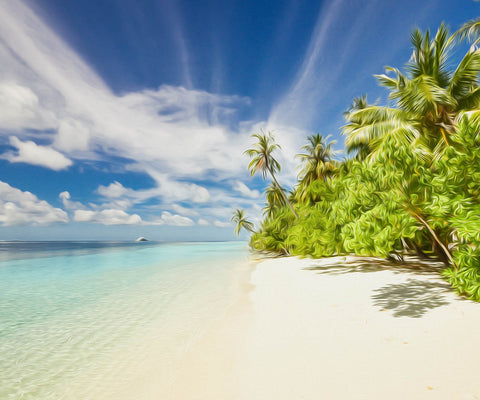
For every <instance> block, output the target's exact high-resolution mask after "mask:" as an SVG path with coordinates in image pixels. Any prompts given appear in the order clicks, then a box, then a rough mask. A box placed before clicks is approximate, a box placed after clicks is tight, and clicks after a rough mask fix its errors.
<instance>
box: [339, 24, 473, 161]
mask: <svg viewBox="0 0 480 400" xmlns="http://www.w3.org/2000/svg"><path fill="white" fill-rule="evenodd" d="M454 39H455V35H452V36H449V34H448V29H447V28H446V27H445V26H444V25H443V24H442V25H441V26H440V28H439V29H438V31H437V34H436V35H435V37H434V38H432V39H430V33H429V31H428V30H427V31H426V33H425V34H422V32H421V31H420V30H418V29H416V30H414V31H413V33H412V36H411V41H412V44H413V48H414V50H413V54H412V57H411V59H410V61H409V63H408V64H407V68H406V70H407V73H406V74H403V73H401V72H400V71H399V70H398V69H396V68H391V67H387V68H386V72H387V73H386V74H383V75H377V76H376V77H377V79H378V81H379V83H380V85H382V86H384V87H386V88H388V89H389V90H390V96H389V98H390V100H392V101H393V102H394V103H395V107H382V106H378V105H368V106H365V107H363V108H354V109H352V110H351V111H350V112H348V113H347V115H346V119H347V124H346V125H345V126H344V127H343V134H345V135H347V138H346V146H347V150H349V151H354V150H357V149H358V148H362V147H365V146H368V148H369V149H370V157H372V156H375V155H376V153H377V152H378V151H382V148H383V147H384V146H385V145H386V142H387V141H390V140H391V139H393V141H396V142H399V143H407V144H409V145H413V146H414V147H415V148H416V150H417V151H420V152H421V153H422V154H423V155H424V156H425V157H428V158H431V157H432V156H433V157H439V156H440V155H441V154H442V153H443V150H444V149H445V148H446V147H447V146H448V145H449V134H451V133H453V132H454V131H455V127H456V122H455V121H456V117H457V116H458V115H459V114H460V113H461V112H463V111H468V110H472V109H475V108H478V107H479V106H480V89H479V86H478V76H479V73H480V51H479V50H477V49H475V48H472V49H471V50H470V51H469V52H468V53H467V54H466V55H465V56H464V57H463V59H462V60H461V61H460V63H459V64H458V66H457V68H456V69H455V70H454V71H451V70H449V69H448V64H449V58H448V56H449V52H450V50H451V49H452V46H453V44H454V42H455V41H454ZM389 73H391V74H393V76H390V75H388V74H389Z"/></svg>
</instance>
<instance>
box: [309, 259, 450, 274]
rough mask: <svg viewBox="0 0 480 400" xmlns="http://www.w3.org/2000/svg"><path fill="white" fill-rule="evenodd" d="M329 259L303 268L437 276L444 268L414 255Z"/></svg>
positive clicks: (439, 263)
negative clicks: (395, 259) (400, 260)
mask: <svg viewBox="0 0 480 400" xmlns="http://www.w3.org/2000/svg"><path fill="white" fill-rule="evenodd" d="M328 260H329V259H323V260H322V262H321V263H318V264H315V260H312V265H311V266H310V267H306V268H304V269H305V270H309V271H316V272H317V273H319V274H330V275H342V274H350V273H352V272H363V273H371V272H380V271H392V272H393V273H396V274H405V273H408V274H413V275H431V276H438V274H439V273H440V271H442V269H444V268H445V265H444V264H443V263H442V262H440V261H438V260H433V259H423V258H420V257H415V256H407V257H405V259H404V261H403V262H394V261H390V260H385V259H382V258H376V257H359V256H346V257H332V258H331V260H332V262H331V263H330V262H328Z"/></svg>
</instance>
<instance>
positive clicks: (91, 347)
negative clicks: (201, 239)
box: [0, 242, 248, 400]
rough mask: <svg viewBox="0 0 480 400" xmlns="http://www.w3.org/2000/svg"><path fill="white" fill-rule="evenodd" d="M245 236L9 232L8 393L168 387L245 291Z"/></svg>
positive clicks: (2, 310)
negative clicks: (77, 237) (151, 382)
mask: <svg viewBox="0 0 480 400" xmlns="http://www.w3.org/2000/svg"><path fill="white" fill-rule="evenodd" d="M247 258H248V248H247V245H246V244H245V243H244V242H218V243H169V244H165V243H152V242H139V243H122V242H0V399H2V400H3V399H12V400H13V399H15V400H18V399H36V400H42V399H55V400H57V399H96V400H98V399H110V398H112V399H113V398H116V397H118V395H119V393H121V392H122V390H123V389H124V388H126V387H128V385H132V384H138V382H139V379H141V376H139V375H137V374H136V371H142V370H144V369H145V367H146V368H149V369H150V371H149V374H150V376H151V377H153V378H152V379H155V380H158V384H159V385H163V386H164V387H168V384H169V382H170V380H172V379H173V371H174V370H175V368H176V366H177V364H178V362H179V360H180V359H181V357H182V355H183V354H184V353H185V352H186V351H187V350H188V348H189V347H190V346H191V345H192V344H194V343H195V342H196V341H198V340H199V338H201V337H202V335H203V334H204V333H205V332H206V331H207V330H208V328H209V327H211V326H212V325H213V324H214V323H215V322H216V321H217V320H218V319H219V318H222V316H223V315H224V314H225V313H226V312H227V310H228V308H229V307H230V305H231V304H232V302H234V301H235V298H236V295H237V294H238V290H239V277H240V276H241V274H242V273H245V270H246V269H247Z"/></svg>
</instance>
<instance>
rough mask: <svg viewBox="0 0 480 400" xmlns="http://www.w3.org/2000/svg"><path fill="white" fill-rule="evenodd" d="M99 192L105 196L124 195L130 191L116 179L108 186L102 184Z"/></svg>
mask: <svg viewBox="0 0 480 400" xmlns="http://www.w3.org/2000/svg"><path fill="white" fill-rule="evenodd" d="M97 192H98V193H99V194H101V195H102V196H105V197H114V198H115V197H122V196H124V195H125V194H127V193H128V192H129V190H128V189H127V188H125V186H123V185H122V184H121V183H119V182H117V181H114V182H112V183H110V185H108V186H103V185H100V186H99V187H98V189H97Z"/></svg>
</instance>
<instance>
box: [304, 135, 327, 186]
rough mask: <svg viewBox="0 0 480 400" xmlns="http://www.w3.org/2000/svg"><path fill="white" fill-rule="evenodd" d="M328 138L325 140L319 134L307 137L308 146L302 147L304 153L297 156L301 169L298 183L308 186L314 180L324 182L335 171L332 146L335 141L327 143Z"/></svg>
mask: <svg viewBox="0 0 480 400" xmlns="http://www.w3.org/2000/svg"><path fill="white" fill-rule="evenodd" d="M329 138H330V136H327V137H326V138H325V139H324V138H323V136H322V135H321V134H320V133H317V134H316V135H311V136H309V137H308V144H306V145H305V146H302V150H304V151H305V153H300V154H297V157H298V158H300V159H301V160H302V163H303V169H302V171H301V172H300V182H301V183H302V184H304V185H309V184H310V183H312V182H313V181H316V180H323V181H324V180H326V179H328V178H330V177H331V176H332V174H333V172H334V171H335V167H336V165H335V162H334V161H333V156H334V154H335V151H334V150H333V145H334V144H335V143H336V141H331V142H328V139H329Z"/></svg>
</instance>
